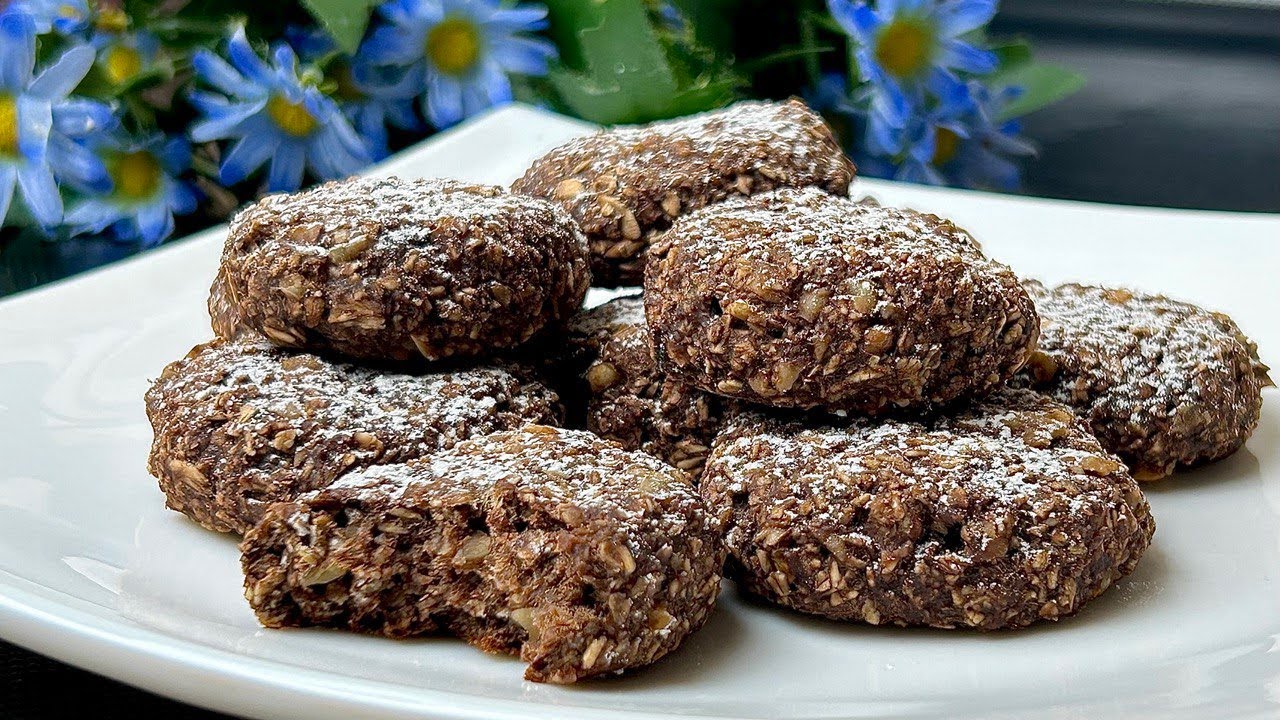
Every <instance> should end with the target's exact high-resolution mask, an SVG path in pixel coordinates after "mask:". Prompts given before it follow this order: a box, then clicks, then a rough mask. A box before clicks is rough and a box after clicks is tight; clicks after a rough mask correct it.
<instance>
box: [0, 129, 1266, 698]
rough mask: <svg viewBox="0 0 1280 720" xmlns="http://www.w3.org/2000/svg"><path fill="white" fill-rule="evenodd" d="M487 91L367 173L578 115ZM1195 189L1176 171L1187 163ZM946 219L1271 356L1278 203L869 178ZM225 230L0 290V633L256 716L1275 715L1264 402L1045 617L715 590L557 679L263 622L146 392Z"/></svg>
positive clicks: (417, 644) (465, 652)
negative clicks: (922, 610) (1202, 316)
mask: <svg viewBox="0 0 1280 720" xmlns="http://www.w3.org/2000/svg"><path fill="white" fill-rule="evenodd" d="M587 130H588V128H587V127H586V126H584V125H582V124H580V123H577V122H574V121H569V120H565V119H563V118H560V117H556V116H553V115H550V114H545V113H542V112H539V111H535V110H532V109H528V108H520V107H511V108H507V109H504V110H501V111H498V112H495V113H493V114H491V115H488V116H487V117H484V118H482V119H479V120H477V121H475V122H473V123H471V124H469V125H467V126H464V127H462V128H460V129H458V130H456V131H454V132H451V133H447V134H444V135H441V136H438V137H436V138H434V139H432V140H431V141H429V142H427V143H425V144H424V145H422V146H420V147H418V148H417V149H414V150H411V151H409V152H407V153H405V154H404V155H403V156H402V157H399V158H397V159H395V160H393V161H391V162H390V163H388V164H386V165H384V166H383V167H381V168H379V169H378V170H377V172H379V173H398V174H401V175H445V176H455V177H462V178H467V179H473V180H479V181H489V182H496V183H506V182H508V181H510V180H511V179H513V178H514V177H515V176H516V175H517V174H518V173H519V172H520V171H521V170H522V169H523V168H524V167H525V166H526V164H527V163H528V162H529V161H530V160H531V159H532V158H533V157H535V156H536V155H537V154H539V153H540V152H542V151H544V150H546V149H547V148H549V147H551V146H553V145H556V144H559V143H560V142H562V141H564V140H566V139H568V138H569V137H572V136H574V135H578V134H581V133H583V132H586V131H587ZM1189 181H1191V182H1194V181H1195V180H1194V177H1189ZM862 189H863V190H865V191H867V192H870V193H873V194H875V195H876V196H878V197H879V198H880V199H881V200H882V201H885V202H888V203H893V204H904V205H911V206H914V207H917V208H920V209H927V210H931V211H935V212H938V213H940V214H944V215H948V216H951V217H953V218H954V219H955V220H957V221H958V222H959V223H960V224H961V225H963V226H965V227H967V228H970V229H971V230H972V231H973V233H974V234H975V235H976V236H977V237H978V238H979V239H981V240H982V242H983V243H984V245H985V246H986V249H987V250H988V252H989V253H990V254H992V255H993V256H995V257H997V258H999V259H1001V260H1004V261H1006V262H1008V263H1010V264H1011V265H1012V266H1013V267H1014V269H1016V270H1018V271H1020V272H1022V273H1025V274H1028V275H1033V276H1039V277H1042V278H1044V279H1046V280H1050V281H1060V280H1067V279H1089V280H1096V281H1099V282H1105V283H1116V284H1126V285H1131V286H1136V287H1139V288H1143V289H1150V290H1160V291H1164V292H1167V293H1169V294H1172V295H1174V296H1178V297H1182V298H1186V299H1189V300H1192V301H1195V302H1199V303H1202V304H1204V305H1207V306H1210V307H1213V308H1218V309H1222V310H1225V311H1227V312H1229V313H1231V314H1232V315H1233V316H1235V318H1236V319H1237V320H1238V321H1239V322H1240V324H1241V326H1243V328H1244V329H1245V331H1246V332H1248V333H1249V334H1251V335H1252V336H1253V337H1254V338H1255V339H1256V340H1257V341H1258V343H1259V345H1261V347H1262V353H1263V358H1264V360H1267V359H1269V360H1270V361H1271V364H1272V365H1276V364H1277V361H1278V360H1280V320H1277V319H1276V317H1275V313H1276V310H1277V297H1278V296H1277V292H1276V281H1275V273H1276V271H1277V270H1278V269H1280V218H1277V217H1275V216H1270V217H1268V216H1247V215H1238V214H1216V213H1208V212H1182V211H1168V210H1151V209H1134V208H1122V207H1106V206H1099V205H1089V204H1081V203H1068V202H1056V201H1044V200H1034V199H1024V198H1012V197H1002V196H994V195H985V194H981V193H970V192H961V191H953V190H931V189H922V188H918V187H907V186H900V185H894V184H891V183H881V182H866V183H863V187H862ZM221 236H222V233H221V231H218V230H215V231H210V232H208V233H205V234H202V235H201V236H199V237H196V238H193V239H191V240H188V241H186V242H182V243H177V244H175V245H173V246H172V247H169V248H167V249H163V250H160V251H157V252H153V253H150V254H147V255H146V256H144V257H142V258H139V259H136V260H132V261H127V262H124V263H121V264H119V265H116V266H114V267H111V268H108V269H106V270H103V271H100V272H96V273H93V274H90V275H87V276H84V277H82V278H78V279H74V280H71V281H69V282H64V283H60V284H57V285H54V286H52V287H48V288H46V289H42V290H39V291H36V292H32V293H28V294H26V295H22V296H19V297H16V298H13V299H10V300H7V301H4V302H2V303H0V636H3V637H4V638H5V639H7V640H10V641H13V642H16V643H19V644H21V645H24V646H27V647H29V648H32V649H34V650H37V651H39V652H43V653H46V654H48V655H52V656H54V657H56V658H59V659H61V660H64V661H67V662H70V663H73V664H76V665H79V666H82V667H85V668H88V669H90V670H93V671H96V672H99V673H102V674H105V675H109V676H111V677H114V678H117V679H119V680H123V681H125V682H129V683H133V684H135V685H139V686H141V687H145V688H148V689H150V690H154V691H156V692H159V693H163V694H165V695H169V696H172V697H175V698H179V699H181V700H185V701H188V702H192V703H196V704H199V705H204V706H207V707H210V708H216V709H219V710H222V711H226V712H231V713H236V714H241V715H246V716H254V717H263V718H266V717H305V718H316V719H322V718H341V719H342V720H348V719H349V718H352V717H392V716H395V717H428V718H477V717H486V718H533V717H537V718H557V719H571V718H583V719H588V718H589V719H591V720H597V719H602V718H655V717H666V716H671V715H683V716H697V717H717V718H720V717H735V718H738V717H741V718H746V717H751V718H835V717H903V718H905V717H932V716H944V717H948V718H961V717H970V716H973V717H982V718H997V717H999V718H1005V717H1007V718H1019V719H1020V720H1021V719H1025V718H1033V717H1034V718H1075V717H1081V718H1083V717H1089V718H1126V719H1128V718H1135V717H1153V718H1182V717H1215V718H1225V717H1247V718H1263V717H1266V718H1274V717H1276V716H1277V714H1278V713H1280V650H1278V649H1277V648H1278V645H1277V638H1280V588H1278V587H1277V577H1278V576H1280V397H1277V396H1276V393H1275V392H1274V391H1267V395H1268V397H1267V400H1266V404H1265V407H1264V412H1263V418H1262V423H1261V426H1260V427H1259V428H1258V431H1257V434H1256V435H1255V436H1254V437H1253V439H1252V440H1251V441H1250V442H1249V446H1248V448H1247V449H1246V450H1243V451H1241V452H1240V453H1238V454H1237V455H1235V456H1234V457H1232V458H1231V459H1229V460H1226V461H1224V462H1221V463H1218V464H1216V465H1214V466H1211V467H1209V468H1205V469H1203V470H1199V471H1196V472H1194V473H1188V474H1185V475H1181V476H1178V477H1175V478H1173V479H1172V480H1169V481H1166V482H1165V483H1162V484H1160V485H1157V486H1153V487H1152V488H1151V489H1150V492H1149V497H1150V499H1151V504H1152V507H1153V510H1154V513H1155V516H1156V519H1157V522H1158V524H1159V529H1158V530H1157V532H1156V537H1155V543H1154V545H1153V546H1152V548H1151V550H1150V551H1149V552H1148V553H1147V556H1146V558H1145V559H1143V561H1142V563H1141V565H1140V566H1139V568H1138V571H1137V572H1136V573H1135V574H1134V575H1133V576H1132V577H1131V578H1129V579H1127V580H1125V581H1123V582H1122V583H1120V584H1119V586H1117V587H1116V588H1114V589H1112V590H1110V591H1109V592H1107V594H1106V595H1105V596H1104V597H1102V598H1100V599H1099V600H1097V601H1096V602H1094V603H1093V604H1092V605H1090V606H1089V607H1087V608H1086V609H1085V610H1084V612H1082V613H1081V614H1080V615H1079V616H1077V617H1075V618H1072V619H1070V620H1067V621H1064V622H1062V623H1060V624H1057V625H1049V626H1044V627H1039V628H1035V629H1031V630H1025V631H1020V632H1009V633H993V634H976V633H968V632H962V631H956V632H941V631H927V630H925V631H921V630H895V629H885V628H874V627H863V626H856V625H840V624H836V623H830V622H822V621H818V620H814V619H809V618H806V617H802V616H800V615H796V614H791V613H787V612H780V611H775V610H770V609H768V608H765V607H761V606H759V605H754V604H750V603H746V602H743V601H742V600H741V599H740V598H738V597H737V595H736V594H735V593H734V592H733V590H732V588H729V589H727V590H726V592H725V595H724V597H723V598H722V602H721V605H720V608H719V609H718V610H717V611H716V613H715V614H714V615H713V617H712V619H711V621H710V622H709V624H708V625H707V627H706V628H705V629H703V630H702V631H701V632H699V633H697V634H696V635H695V636H694V637H692V638H690V639H689V641H688V642H687V643H685V646H684V647H683V648H682V649H681V650H680V651H678V652H676V653H675V654H674V655H672V656H671V657H670V658H668V659H666V660H664V661H663V662H661V663H659V664H658V665H657V666H655V667H653V668H651V669H648V670H646V671H643V672H639V673H636V674H634V675H632V676H630V677H626V678H622V679H616V680H608V681H602V682H592V683H585V684H583V685H581V686H578V687H572V688H562V687H552V686H545V685H537V684H533V683H526V682H523V681H522V680H521V670H522V667H523V666H522V665H521V664H520V663H519V662H517V661H515V660H509V659H502V658H495V657H491V656H488V655H484V654H482V653H480V652H479V651H476V650H473V649H471V648H470V647H468V646H466V645H464V644H463V643H461V642H458V641H454V640H449V639H424V640H415V641H401V642H396V641H391V640H382V639H377V638H370V637H360V636H356V635H350V634H347V633H342V632H336V631H325V630H289V631H275V630H264V629H262V628H260V627H259V626H258V624H257V623H256V622H255V621H254V618H253V615H252V614H251V613H250V611H249V608H248V606H247V605H246V603H245V601H244V600H243V599H242V598H241V595H240V586H241V577H240V572H239V566H238V554H237V552H236V546H235V542H234V540H233V539H232V538H229V537H225V536H220V535H216V534H213V533H210V532H207V531H205V530H202V529H200V528H199V527H197V526H196V525H194V524H192V523H190V522H188V521H187V520H185V519H184V518H183V517H181V516H180V515H177V514H175V513H172V512H169V511H167V510H165V509H164V503H163V498H162V497H161V495H160V492H159V491H158V490H157V489H156V484H155V482H154V480H152V479H151V478H150V477H148V475H147V473H146V471H145V470H144V461H145V458H146V454H147V448H148V444H149V442H150V429H149V427H148V425H147V422H146V419H145V418H144V415H143V407H142V393H143V391H144V390H145V389H146V386H147V382H148V379H149V378H154V377H155V376H156V375H157V374H158V373H159V371H160V369H161V368H162V367H163V366H164V365H165V363H167V362H168V361H170V360H173V359H175V358H178V357H181V356H182V355H183V354H184V353H185V352H186V351H187V349H188V348H190V347H191V346H192V345H193V344H195V343H197V342H200V341H202V340H205V339H206V338H207V337H208V336H209V334H210V332H209V328H208V320H207V318H206V316H205V309H204V303H205V295H206V292H207V288H208V286H209V280H210V278H211V276H212V274H213V270H214V266H215V262H216V259H217V253H218V250H219V248H220V247H221V242H222V237H221Z"/></svg>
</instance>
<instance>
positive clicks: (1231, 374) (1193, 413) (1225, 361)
mask: <svg viewBox="0 0 1280 720" xmlns="http://www.w3.org/2000/svg"><path fill="white" fill-rule="evenodd" d="M1026 286H1027V288H1028V290H1029V291H1030V293H1031V297H1032V299H1033V300H1034V301H1035V303H1036V309H1037V310H1038V311H1039V313H1040V343H1039V349H1038V350H1037V351H1036V352H1035V354H1033V355H1032V357H1031V360H1030V362H1028V363H1027V367H1026V368H1025V369H1024V370H1023V372H1022V380H1023V381H1024V382H1026V383H1027V384H1029V385H1031V386H1033V387H1035V388H1037V389H1039V390H1041V391H1042V392H1046V393H1049V394H1050V395H1052V396H1053V397H1054V398H1056V399H1058V400H1060V401H1062V402H1064V403H1066V404H1068V405H1071V406H1073V407H1074V408H1075V409H1076V411H1077V412H1079V413H1080V415H1081V417H1082V418H1083V419H1084V420H1085V421H1086V422H1087V423H1088V424H1089V427H1090V429H1091V430H1093V433H1094V434H1095V435H1097V437H1098V440H1100V441H1101V442H1102V445H1103V447H1105V448H1107V449H1108V450H1110V451H1111V452H1114V453H1116V454H1117V455H1119V456H1120V457H1121V458H1122V459H1123V460H1124V461H1125V462H1126V463H1128V465H1129V467H1130V468H1131V469H1132V471H1133V474H1134V477H1136V478H1137V479H1139V480H1155V479H1159V478H1162V477H1165V476H1166V475H1169V474H1170V473H1172V472H1173V471H1174V470H1175V469H1177V468H1178V467H1184V466H1193V465H1199V464H1202V463H1206V462H1210V461H1212V460H1217V459H1219V458H1223V457H1226V456H1228V455H1230V454H1231V453H1233V452H1235V451H1236V450H1238V449H1240V447H1241V446H1243V445H1244V442H1245V440H1247V439H1248V438H1249V436H1250V435H1251V434H1252V433H1253V430H1254V428H1255V427H1257V425H1258V417H1259V414H1260V413H1261V410H1262V388H1263V387H1266V386H1268V385H1271V384H1272V383H1271V380H1270V378H1268V377H1267V367H1266V366H1265V365H1263V364H1262V362H1261V361H1260V360H1259V359H1258V348H1257V346H1256V345H1254V343H1253V342H1251V341H1250V340H1249V339H1248V338H1247V337H1245V336H1244V333H1242V332H1241V331H1240V328H1239V327H1237V326H1236V324H1235V322H1233V321H1232V320H1231V318H1229V317H1227V316H1226V315H1223V314H1222V313H1214V312H1209V311H1207V310H1204V309H1201V308H1199V307H1196V306H1195V305H1191V304H1188V303H1183V302H1178V301H1176V300H1170V299H1169V298H1166V297H1164V296H1161V295H1147V294H1143V293H1137V292H1132V291H1129V290H1121V289H1114V288H1103V287H1094V286H1087V285H1076V284H1068V285H1062V286H1059V287H1057V288H1054V289H1052V290H1050V289H1046V288H1045V287H1044V286H1043V285H1041V284H1040V283H1038V282H1034V281H1028V282H1027V283H1026Z"/></svg>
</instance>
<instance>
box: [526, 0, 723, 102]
mask: <svg viewBox="0 0 1280 720" xmlns="http://www.w3.org/2000/svg"><path fill="white" fill-rule="evenodd" d="M689 4H695V5H696V3H689ZM713 4H714V3H713ZM719 4H724V0H719ZM546 5H547V8H548V10H549V11H550V18H551V34H552V37H553V38H554V39H555V40H556V44H557V45H558V46H559V48H560V55H561V62H560V64H559V65H557V66H555V67H553V68H552V70H551V73H550V75H549V80H550V82H551V84H552V86H553V87H554V88H555V90H556V92H557V94H558V95H559V99H560V101H561V102H562V103H563V104H564V106H565V109H567V110H568V111H569V112H571V113H573V114H574V115H577V116H578V117H581V118H583V119H586V120H590V121H592V122H598V123H602V124H617V123H638V122H648V121H652V120H661V119H665V118H670V117H676V116H679V115H687V114H689V113H693V112H698V111H700V110H707V109H710V108H715V107H720V106H722V105H725V104H727V103H729V102H732V101H733V100H734V99H735V98H736V97H737V96H738V88H739V87H740V86H741V81H740V80H739V79H738V78H737V77H735V76H734V75H733V74H732V73H730V71H729V70H728V64H727V63H725V62H724V61H723V58H722V57H720V56H717V55H716V54H715V53H713V52H711V51H709V50H707V49H706V48H704V47H703V46H701V45H700V44H699V40H698V38H697V33H696V28H697V27H698V23H697V22H695V21H693V20H692V19H690V18H684V19H683V20H682V23H681V27H672V28H664V27H662V25H661V23H660V22H654V16H655V15H656V14H658V13H660V12H661V8H658V7H655V5H654V4H651V3H646V2H643V0H549V2H547V3H546ZM704 24H709V23H704ZM721 27H722V28H723V27H724V25H723V24H721Z"/></svg>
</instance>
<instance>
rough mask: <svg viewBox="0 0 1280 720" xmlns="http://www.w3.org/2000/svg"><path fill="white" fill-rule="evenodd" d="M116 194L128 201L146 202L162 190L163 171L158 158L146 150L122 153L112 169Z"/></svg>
mask: <svg viewBox="0 0 1280 720" xmlns="http://www.w3.org/2000/svg"><path fill="white" fill-rule="evenodd" d="M110 172H111V180H112V182H113V183H114V184H115V188H116V194H117V195H119V196H120V197H122V198H124V199H126V200H146V199H148V198H150V197H152V196H154V195H155V194H156V192H157V191H158V190H159V189H160V178H161V177H162V176H163V171H162V170H161V168H160V162H159V161H158V160H156V157H155V156H154V155H152V154H151V153H149V152H147V151H146V150H134V151H133V152H127V153H122V154H121V155H119V156H118V157H116V158H115V162H113V163H111V167H110Z"/></svg>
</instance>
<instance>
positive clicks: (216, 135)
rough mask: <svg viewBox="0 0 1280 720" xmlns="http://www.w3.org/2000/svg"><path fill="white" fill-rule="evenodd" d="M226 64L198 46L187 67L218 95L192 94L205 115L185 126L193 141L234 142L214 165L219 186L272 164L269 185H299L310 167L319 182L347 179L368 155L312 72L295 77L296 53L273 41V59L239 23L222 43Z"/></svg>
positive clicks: (278, 189) (279, 189) (282, 188)
mask: <svg viewBox="0 0 1280 720" xmlns="http://www.w3.org/2000/svg"><path fill="white" fill-rule="evenodd" d="M227 56H228V57H229V58H230V60H231V63H230V64H228V63H227V62H226V61H225V60H223V59H222V58H220V57H218V56H217V55H215V54H214V53H212V52H210V51H208V50H200V51H198V52H197V53H196V54H195V56H194V57H193V58H192V61H191V64H192V67H193V68H194V69H195V71H196V74H197V75H198V76H199V77H200V79H201V80H203V81H204V82H206V83H208V84H209V85H211V86H213V87H214V88H216V89H217V90H219V91H220V93H212V92H195V93H192V95H191V101H192V104H193V105H195V107H196V109H197V110H199V111H200V113H201V114H202V115H203V117H202V118H201V119H200V120H199V121H197V122H196V123H195V124H193V125H192V127H191V139H192V140H194V141H196V142H209V141H213V140H227V139H233V140H235V141H236V142H235V144H234V145H232V147H231V149H230V151H228V152H227V153H226V155H225V156H224V158H223V160H222V166H221V168H219V178H220V180H221V181H222V183H223V184H224V185H234V184H236V183H238V182H240V181H242V180H244V179H245V178H247V177H249V176H250V175H251V174H252V173H253V172H254V171H256V170H257V169H258V168H260V167H262V166H263V165H264V164H267V162H268V161H270V169H269V170H268V172H267V189H268V190H269V191H271V192H283V191H290V190H297V189H298V188H299V187H301V185H302V178H303V175H304V173H305V171H306V170H307V169H308V168H309V169H310V170H311V172H312V174H313V175H315V176H316V177H318V178H321V179H333V178H340V177H346V176H348V175H351V174H353V173H355V172H357V171H359V170H360V168H362V167H364V166H365V165H367V164H368V163H369V162H370V160H371V158H370V156H369V152H368V151H367V150H366V149H365V146H364V143H363V142H362V141H361V140H360V137H359V136H358V135H356V133H355V130H353V129H352V128H351V124H350V123H349V122H347V119H346V118H345V117H344V116H343V115H342V113H341V112H339V111H338V106H337V104H336V103H334V101H333V100H332V99H331V98H329V97H328V96H326V95H325V94H324V93H322V92H320V90H319V88H318V87H316V86H317V84H318V83H319V81H320V77H319V75H318V73H315V72H310V71H308V72H304V73H302V75H301V76H299V72H298V58H297V56H296V55H295V54H294V52H293V50H292V49H291V48H290V47H289V46H287V45H283V44H282V45H277V46H276V47H275V48H274V50H273V53H272V62H270V63H268V62H266V61H264V60H263V59H262V58H260V57H259V56H258V55H257V53H255V52H254V50H253V48H252V47H250V45H249V41H248V39H247V38H246V37H245V33H244V28H243V27H241V28H239V29H237V30H236V32H235V33H234V35H232V37H231V38H230V40H228V42H227Z"/></svg>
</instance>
